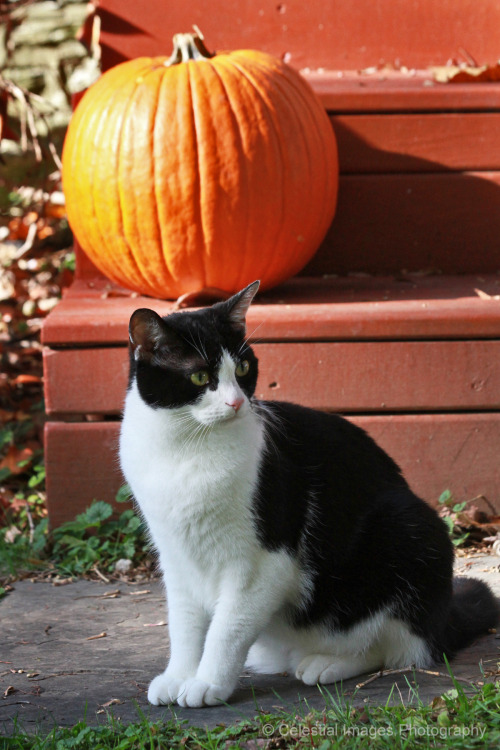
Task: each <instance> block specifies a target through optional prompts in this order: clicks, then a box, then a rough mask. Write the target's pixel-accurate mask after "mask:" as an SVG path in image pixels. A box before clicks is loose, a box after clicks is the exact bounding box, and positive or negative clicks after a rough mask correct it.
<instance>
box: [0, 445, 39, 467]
mask: <svg viewBox="0 0 500 750" xmlns="http://www.w3.org/2000/svg"><path fill="white" fill-rule="evenodd" d="M32 456H33V450H32V448H27V447H25V448H17V447H16V446H15V445H11V446H10V447H9V449H8V451H7V454H6V455H5V456H4V458H3V459H2V460H1V461H0V469H9V471H10V472H11V474H22V473H23V472H24V471H26V465H24V466H19V464H20V463H24V462H25V461H30V460H31V458H32Z"/></svg>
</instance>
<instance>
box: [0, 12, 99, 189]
mask: <svg viewBox="0 0 500 750" xmlns="http://www.w3.org/2000/svg"><path fill="white" fill-rule="evenodd" d="M11 4H12V6H13V8H14V9H13V11H12V12H11V13H10V15H9V16H7V15H4V16H3V17H0V74H1V75H2V76H3V78H4V79H6V80H9V81H12V82H13V83H14V84H17V85H18V86H20V87H22V88H24V89H27V90H28V91H31V92H33V93H35V94H37V95H39V96H40V97H42V98H43V100H44V101H45V102H46V105H43V104H41V105H40V111H41V112H43V114H44V120H45V122H44V120H43V119H41V118H39V119H37V131H38V133H39V135H41V136H46V135H47V126H48V128H49V130H50V136H51V138H52V140H53V142H54V143H55V145H56V147H57V148H58V150H60V148H61V145H62V140H63V138H64V132H65V129H66V126H67V124H68V122H69V118H70V116H71V94H73V93H75V92H76V91H79V90H82V89H83V88H86V86H88V85H89V83H91V82H92V80H93V79H94V78H95V75H96V65H95V63H94V61H93V60H91V59H90V57H89V54H88V50H87V49H86V47H85V45H84V44H82V42H80V41H78V39H77V38H76V35H77V33H78V31H79V30H80V28H81V27H82V25H83V22H84V20H85V18H86V15H87V9H88V7H89V3H88V2H87V0H35V1H34V2H32V3H28V4H26V5H23V4H16V2H15V0H11ZM16 6H17V7H16ZM8 114H9V122H10V125H11V128H12V130H14V131H15V132H16V131H17V132H19V109H18V106H17V105H16V104H15V103H13V102H12V101H9V105H8ZM0 154H1V155H2V157H3V159H4V164H3V165H2V175H1V177H2V179H3V180H4V181H5V182H8V183H11V184H14V185H15V184H18V183H19V181H20V180H22V179H23V178H24V179H27V178H28V179H29V178H30V177H31V178H32V179H33V178H36V177H37V176H39V177H40V178H42V176H43V173H44V171H45V169H44V166H45V165H42V166H40V165H37V164H36V162H35V159H34V155H33V154H32V153H28V154H23V153H22V149H21V145H20V143H19V142H15V141H11V140H7V139H4V140H3V141H2V143H1V144H0ZM53 169H54V165H53V164H51V165H49V171H50V170H53Z"/></svg>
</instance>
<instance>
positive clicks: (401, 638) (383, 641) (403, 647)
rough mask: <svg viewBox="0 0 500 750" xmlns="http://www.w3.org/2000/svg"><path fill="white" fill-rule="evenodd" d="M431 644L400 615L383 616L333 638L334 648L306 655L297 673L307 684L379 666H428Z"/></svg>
mask: <svg viewBox="0 0 500 750" xmlns="http://www.w3.org/2000/svg"><path fill="white" fill-rule="evenodd" d="M431 663H432V659H431V656H430V648H429V646H428V644H427V642H426V641H425V639H424V638H422V637H421V636H419V635H416V634H415V633H413V632H412V631H411V629H410V627H409V626H408V625H407V624H406V623H404V622H402V621H400V620H397V619H396V618H392V617H389V616H386V617H385V616H382V617H381V616H379V617H378V618H377V617H375V618H372V619H371V620H366V621H364V623H359V624H358V625H357V626H355V627H354V628H352V629H351V630H350V631H347V633H343V634H341V635H339V636H337V637H334V639H333V640H332V652H331V653H326V652H322V653H321V652H319V651H318V653H311V654H308V655H306V656H303V657H302V659H301V661H300V662H299V664H298V666H297V667H296V669H295V676H296V677H297V678H298V679H299V680H302V682H304V683H305V684H306V685H317V684H318V683H319V684H322V685H327V684H329V683H331V682H338V681H340V680H348V679H349V678H350V677H357V676H358V675H361V674H365V673H366V672H374V671H376V670H378V669H384V668H385V669H401V668H404V667H411V666H416V667H428V666H429V665H430V664H431Z"/></svg>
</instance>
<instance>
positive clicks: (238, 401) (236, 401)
mask: <svg viewBox="0 0 500 750" xmlns="http://www.w3.org/2000/svg"><path fill="white" fill-rule="evenodd" d="M243 401H244V399H243V398H235V399H234V401H231V402H230V403H228V402H227V401H226V406H231V407H232V408H233V409H234V410H235V411H238V409H239V408H240V406H241V405H242V404H243Z"/></svg>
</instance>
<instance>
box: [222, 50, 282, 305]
mask: <svg viewBox="0 0 500 750" xmlns="http://www.w3.org/2000/svg"><path fill="white" fill-rule="evenodd" d="M235 58H236V55H231V56H230V57H229V60H230V61H231V63H232V64H233V65H234V67H235V68H236V69H237V70H238V71H239V72H240V73H241V74H242V75H243V76H244V77H245V78H246V79H247V80H248V82H249V83H250V85H251V86H252V88H253V89H254V91H256V92H257V93H258V94H259V96H260V97H261V99H262V101H263V102H264V104H265V105H266V107H265V109H266V110H267V111H268V120H269V125H270V129H271V130H272V131H273V133H274V144H275V147H276V151H277V153H278V154H279V164H280V167H281V171H282V172H283V173H284V169H283V166H284V164H285V159H284V150H283V145H282V142H281V138H280V129H279V128H278V126H277V123H276V121H275V119H276V118H275V117H273V116H272V115H271V113H272V111H273V109H274V106H270V104H271V105H274V102H273V101H272V99H271V98H270V96H269V91H268V90H267V87H266V86H265V85H262V84H261V82H260V81H258V82H256V80H255V76H254V75H253V72H254V71H253V70H252V71H249V70H247V68H246V66H245V64H243V65H242V64H241V62H240V61H239V60H237V59H235ZM280 207H281V212H280V216H279V218H278V217H277V218H276V226H277V227H278V231H277V234H276V241H275V243H274V246H273V248H272V252H271V248H269V250H268V255H267V258H266V261H267V262H266V263H265V264H263V265H262V270H261V272H260V276H261V277H262V281H261V287H260V288H261V291H264V290H265V289H267V288H268V286H269V283H268V282H267V280H265V277H266V276H268V274H269V273H270V270H269V269H270V268H271V267H272V266H273V265H274V260H275V257H276V254H277V253H279V248H281V247H282V246H283V244H284V227H285V219H286V208H285V198H284V193H283V191H281V201H280Z"/></svg>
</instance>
